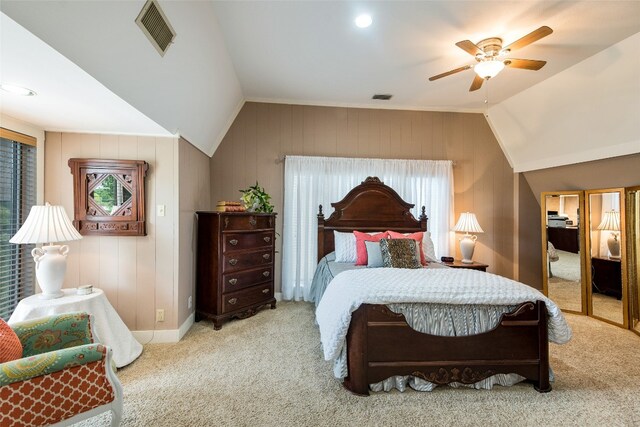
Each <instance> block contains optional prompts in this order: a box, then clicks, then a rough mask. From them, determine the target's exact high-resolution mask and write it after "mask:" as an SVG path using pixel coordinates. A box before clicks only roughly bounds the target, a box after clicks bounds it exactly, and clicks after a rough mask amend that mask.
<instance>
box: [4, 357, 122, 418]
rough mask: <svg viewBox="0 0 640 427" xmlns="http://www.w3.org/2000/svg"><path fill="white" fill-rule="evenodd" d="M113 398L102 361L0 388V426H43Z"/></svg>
mask: <svg viewBox="0 0 640 427" xmlns="http://www.w3.org/2000/svg"><path fill="white" fill-rule="evenodd" d="M113 399H114V394H113V388H112V387H111V384H109V382H108V381H107V379H106V376H105V360H104V359H103V360H101V361H98V362H93V363H89V364H88V365H80V366H76V367H74V368H70V369H65V370H63V371H58V372H55V373H53V374H50V375H42V376H39V377H35V378H32V379H30V380H27V381H21V382H17V383H13V384H10V385H8V386H5V387H2V388H0V426H2V427H18V426H43V425H49V424H53V423H57V422H59V421H62V420H65V419H67V418H70V417H72V416H73V415H75V414H79V413H81V412H85V411H88V410H90V409H93V408H97V407H98V406H100V405H104V404H107V403H109V402H111V401H112V400H113Z"/></svg>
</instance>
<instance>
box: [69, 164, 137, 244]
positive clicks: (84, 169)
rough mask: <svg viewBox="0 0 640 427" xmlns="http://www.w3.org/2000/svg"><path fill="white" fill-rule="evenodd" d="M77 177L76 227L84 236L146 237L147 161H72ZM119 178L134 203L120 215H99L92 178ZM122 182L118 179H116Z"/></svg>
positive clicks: (75, 184) (74, 207) (74, 204)
mask: <svg viewBox="0 0 640 427" xmlns="http://www.w3.org/2000/svg"><path fill="white" fill-rule="evenodd" d="M69 167H70V168H71V174H72V175H73V210H74V213H73V225H74V226H75V227H76V229H77V230H78V231H79V232H80V234H82V235H84V236H146V234H147V230H146V227H145V216H144V215H145V210H144V177H145V175H146V173H147V169H148V168H149V165H148V164H147V162H145V161H144V160H104V159H69ZM93 174H96V176H97V178H96V179H100V182H102V180H104V179H105V178H101V175H119V176H121V177H122V180H121V182H122V183H123V184H124V185H126V186H127V190H128V191H129V192H130V193H131V199H130V200H131V203H130V204H129V203H127V204H126V206H125V205H123V207H124V209H122V211H121V212H119V213H118V215H97V214H96V213H98V212H96V210H95V208H94V209H91V206H90V203H89V199H90V195H89V194H90V188H89V181H91V179H89V178H88V176H91V175H93ZM116 179H118V178H116Z"/></svg>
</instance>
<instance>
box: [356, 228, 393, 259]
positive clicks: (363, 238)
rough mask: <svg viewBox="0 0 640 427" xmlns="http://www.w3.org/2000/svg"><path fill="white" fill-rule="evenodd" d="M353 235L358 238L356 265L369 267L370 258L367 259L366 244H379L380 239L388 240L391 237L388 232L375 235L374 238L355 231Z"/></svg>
mask: <svg viewBox="0 0 640 427" xmlns="http://www.w3.org/2000/svg"><path fill="white" fill-rule="evenodd" d="M353 234H354V235H355V236H356V255H357V256H356V265H367V263H368V262H369V257H367V246H366V245H365V244H364V242H379V241H380V239H386V238H387V237H389V235H388V234H387V232H386V231H384V232H382V233H378V234H374V235H373V236H372V235H371V234H367V233H361V232H359V231H354V232H353Z"/></svg>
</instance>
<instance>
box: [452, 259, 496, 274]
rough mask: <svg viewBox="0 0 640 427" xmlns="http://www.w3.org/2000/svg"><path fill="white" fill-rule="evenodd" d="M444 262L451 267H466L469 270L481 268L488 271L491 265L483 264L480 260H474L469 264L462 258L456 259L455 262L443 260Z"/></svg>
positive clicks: (480, 269)
mask: <svg viewBox="0 0 640 427" xmlns="http://www.w3.org/2000/svg"><path fill="white" fill-rule="evenodd" d="M442 264H443V265H446V266H447V267H451V268H466V269H469V270H479V271H485V272H486V271H487V267H489V266H488V265H487V264H482V263H480V262H475V261H474V262H472V263H470V264H467V263H464V262H462V261H460V260H455V261H453V262H443V263H442Z"/></svg>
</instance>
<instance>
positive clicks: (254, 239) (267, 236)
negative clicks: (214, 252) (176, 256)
mask: <svg viewBox="0 0 640 427" xmlns="http://www.w3.org/2000/svg"><path fill="white" fill-rule="evenodd" d="M273 237H274V232H273V231H263V232H257V233H227V234H224V236H223V243H222V250H223V251H224V252H228V251H236V250H240V249H253V248H262V247H267V248H271V247H273Z"/></svg>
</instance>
